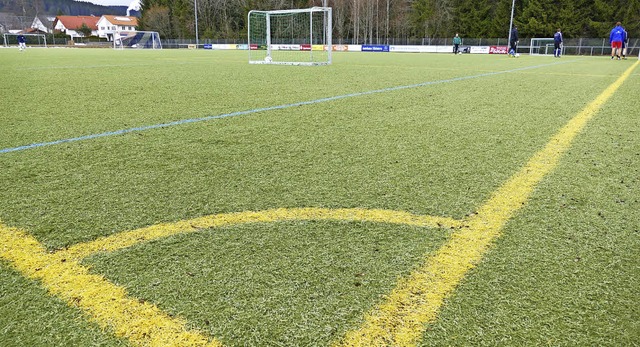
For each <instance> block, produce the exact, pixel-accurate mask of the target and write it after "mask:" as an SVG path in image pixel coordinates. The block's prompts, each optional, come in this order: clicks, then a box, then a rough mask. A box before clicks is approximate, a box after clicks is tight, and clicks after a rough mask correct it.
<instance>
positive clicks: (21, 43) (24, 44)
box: [18, 34, 27, 52]
mask: <svg viewBox="0 0 640 347" xmlns="http://www.w3.org/2000/svg"><path fill="white" fill-rule="evenodd" d="M26 48H27V39H26V38H25V37H24V35H22V34H20V35H18V49H20V52H22V51H24V50H25V49H26Z"/></svg>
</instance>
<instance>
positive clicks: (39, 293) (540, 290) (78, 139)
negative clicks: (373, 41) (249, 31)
mask: <svg viewBox="0 0 640 347" xmlns="http://www.w3.org/2000/svg"><path fill="white" fill-rule="evenodd" d="M0 63H1V64H0V72H1V74H2V76H3V83H2V87H1V88H0V94H1V97H2V98H1V100H2V101H1V104H0V105H1V107H0V110H2V112H1V113H0V117H1V118H0V124H2V127H1V128H0V167H1V168H2V170H0V192H2V195H1V196H2V198H1V199H0V240H1V241H0V258H1V259H2V260H0V269H1V271H0V294H1V295H0V329H1V331H2V334H0V345H2V346H27V345H28V346H52V345H85V346H123V345H136V346H137V345H139V346H146V345H155V346H170V345H178V346H197V345H212V346H219V345H224V346H240V345H252V346H263V345H283V346H330V345H333V346H372V345H389V346H416V345H417V346H443V345H542V344H545V345H547V344H551V345H616V346H618V345H634V344H636V343H637V341H638V340H639V339H640V333H639V331H640V323H638V322H639V320H638V317H639V316H640V312H639V309H638V305H637V302H639V301H640V297H639V295H638V291H637V288H638V287H639V285H640V281H639V280H638V278H640V256H638V254H640V237H639V236H640V234H639V232H640V231H639V229H638V228H639V226H640V214H638V213H637V211H638V210H640V203H639V199H638V194H637V192H638V191H640V180H639V179H638V177H639V175H638V170H639V169H640V166H638V153H640V142H639V141H638V140H637V139H638V134H639V133H640V123H639V122H638V118H637V112H638V109H640V101H639V100H638V98H637V95H639V92H640V69H639V68H638V65H639V64H640V63H638V61H637V60H629V61H610V60H609V59H607V58H606V57H597V58H592V57H589V58H586V57H570V56H565V57H563V58H562V59H554V58H551V57H534V56H521V57H520V58H519V59H509V58H507V57H504V56H493V55H458V56H454V55H448V54H438V55H433V54H406V53H405V54H394V53H362V54H361V53H336V54H335V55H334V62H333V64H332V65H330V66H315V67H302V66H266V65H250V64H248V57H247V54H246V52H242V51H234V52H223V51H202V50H200V51H190V50H162V51H153V52H149V51H135V52H131V51H113V50H108V49H29V50H27V51H26V52H23V53H19V52H18V51H17V49H15V50H14V49H2V50H0Z"/></svg>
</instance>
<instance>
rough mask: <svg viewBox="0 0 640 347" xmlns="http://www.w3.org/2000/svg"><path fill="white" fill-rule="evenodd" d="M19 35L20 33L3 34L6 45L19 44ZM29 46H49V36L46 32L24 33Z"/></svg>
mask: <svg viewBox="0 0 640 347" xmlns="http://www.w3.org/2000/svg"><path fill="white" fill-rule="evenodd" d="M18 35H20V34H10V33H5V34H2V40H3V42H4V46H5V47H10V46H17V45H18ZM22 35H24V39H25V41H26V42H25V43H26V45H27V46H28V47H45V48H46V47H47V36H46V35H45V34H22Z"/></svg>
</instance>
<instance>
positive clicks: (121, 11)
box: [0, 0, 127, 19]
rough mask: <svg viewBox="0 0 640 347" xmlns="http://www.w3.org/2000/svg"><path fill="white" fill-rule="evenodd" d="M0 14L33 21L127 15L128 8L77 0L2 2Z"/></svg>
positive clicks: (16, 0)
mask: <svg viewBox="0 0 640 347" xmlns="http://www.w3.org/2000/svg"><path fill="white" fill-rule="evenodd" d="M0 12H7V13H12V14H14V15H16V16H23V17H31V19H33V17H35V16H36V15H52V16H56V15H68V16H91V15H94V16H102V15H103V14H113V15H125V14H126V13H127V6H100V5H95V4H92V3H88V2H82V1H75V0H0Z"/></svg>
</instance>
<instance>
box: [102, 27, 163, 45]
mask: <svg viewBox="0 0 640 347" xmlns="http://www.w3.org/2000/svg"><path fill="white" fill-rule="evenodd" d="M137 34H142V35H143V36H144V34H150V35H151V37H152V38H151V40H152V41H151V42H152V43H151V47H147V46H149V45H148V44H147V43H145V44H144V45H141V46H140V47H137V46H126V45H124V44H122V40H123V39H125V38H131V37H134V36H136V35H137ZM125 48H126V49H162V41H161V40H160V34H159V33H158V32H157V31H138V30H118V31H114V32H113V49H125Z"/></svg>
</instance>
